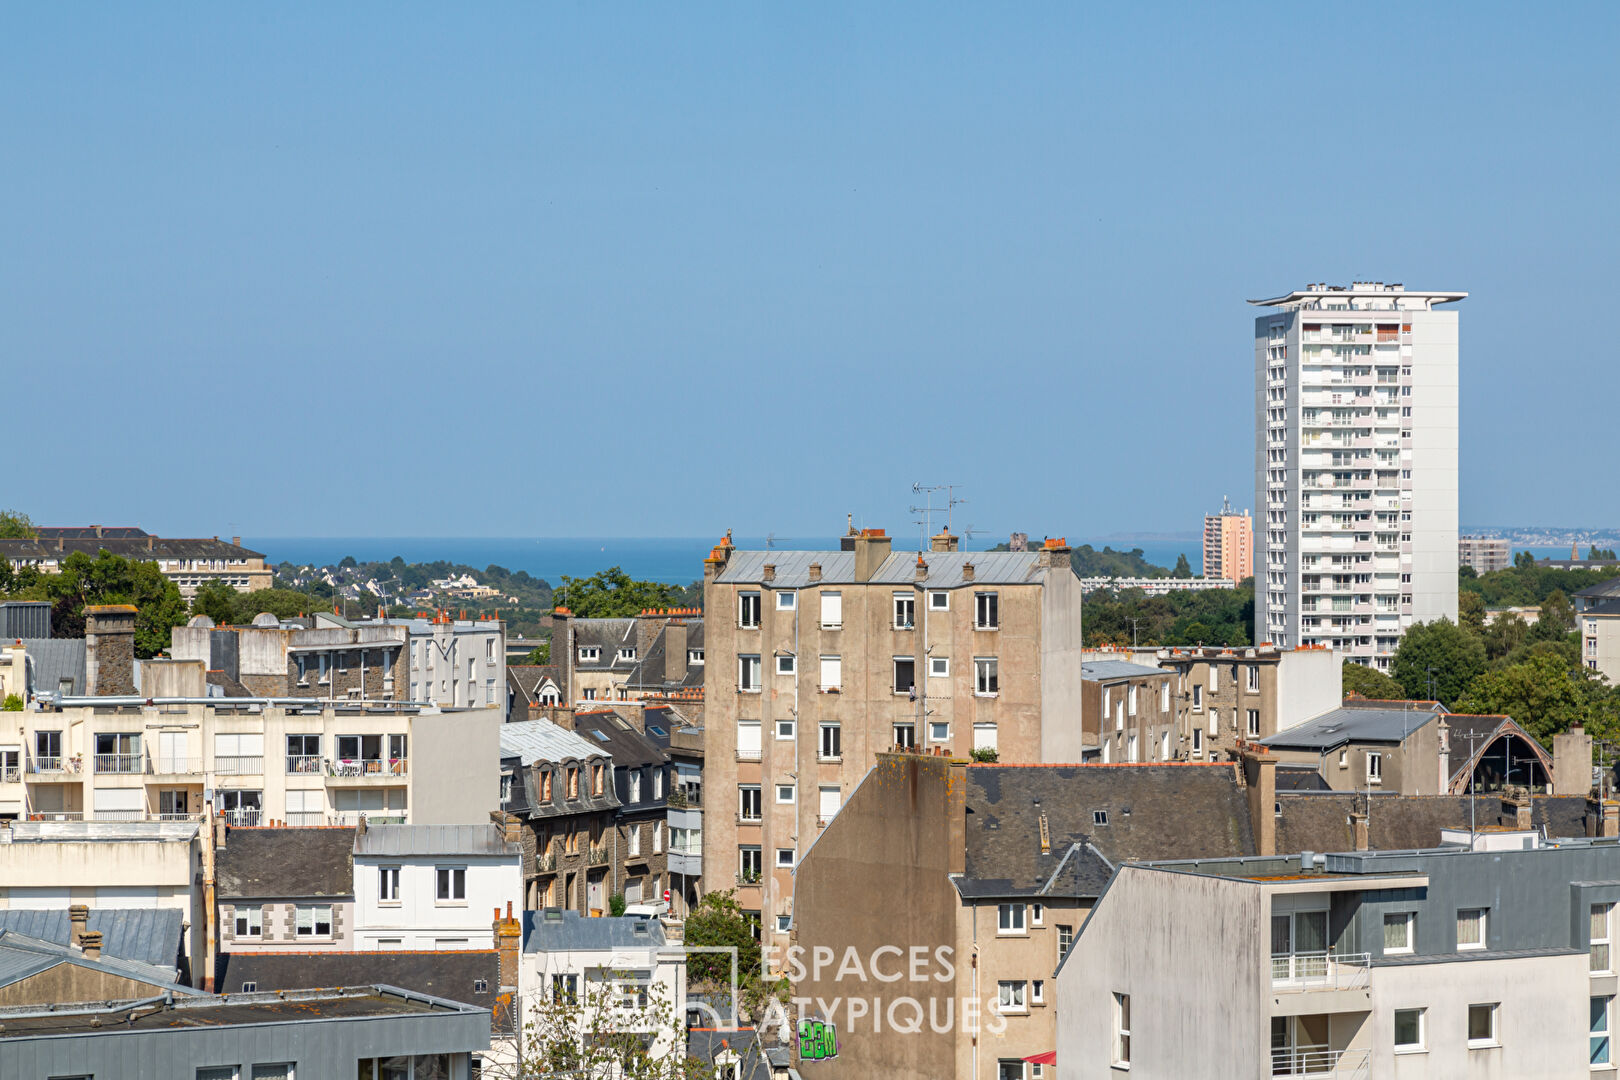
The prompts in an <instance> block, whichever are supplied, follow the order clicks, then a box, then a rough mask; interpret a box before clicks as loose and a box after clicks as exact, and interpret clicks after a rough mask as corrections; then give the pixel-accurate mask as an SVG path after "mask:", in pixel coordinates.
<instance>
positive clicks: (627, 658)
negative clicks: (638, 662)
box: [618, 647, 636, 664]
mask: <svg viewBox="0 0 1620 1080" xmlns="http://www.w3.org/2000/svg"><path fill="white" fill-rule="evenodd" d="M635 659H636V650H635V649H634V648H633V647H632V648H626V649H620V650H619V659H618V663H621V664H624V663H634V662H635Z"/></svg>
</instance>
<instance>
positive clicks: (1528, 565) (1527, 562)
mask: <svg viewBox="0 0 1620 1080" xmlns="http://www.w3.org/2000/svg"><path fill="white" fill-rule="evenodd" d="M1513 566H1514V568H1515V569H1519V570H1534V569H1535V568H1536V557H1535V556H1534V555H1532V554H1531V553H1530V552H1528V551H1521V552H1519V553H1518V554H1516V555H1514V556H1513Z"/></svg>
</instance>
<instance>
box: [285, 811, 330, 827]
mask: <svg viewBox="0 0 1620 1080" xmlns="http://www.w3.org/2000/svg"><path fill="white" fill-rule="evenodd" d="M287 824H288V825H306V826H307V825H325V824H326V815H325V814H323V813H321V812H320V811H319V810H314V811H309V810H303V811H299V812H297V813H289V814H288V815H287Z"/></svg>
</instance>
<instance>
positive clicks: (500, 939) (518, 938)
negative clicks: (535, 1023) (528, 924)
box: [494, 900, 523, 989]
mask: <svg viewBox="0 0 1620 1080" xmlns="http://www.w3.org/2000/svg"><path fill="white" fill-rule="evenodd" d="M494 929H495V948H496V950H497V951H498V952H499V953H500V958H501V959H500V965H501V988H502V989H505V988H507V987H516V986H517V984H518V956H519V954H520V953H521V952H522V951H523V920H522V919H520V918H515V917H514V916H513V915H512V901H510V900H508V901H507V902H506V917H505V918H502V917H501V909H500V908H496V909H495V926H494Z"/></svg>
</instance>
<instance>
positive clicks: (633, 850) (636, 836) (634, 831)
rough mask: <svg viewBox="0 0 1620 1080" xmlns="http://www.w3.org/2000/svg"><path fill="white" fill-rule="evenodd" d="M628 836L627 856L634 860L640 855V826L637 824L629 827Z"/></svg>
mask: <svg viewBox="0 0 1620 1080" xmlns="http://www.w3.org/2000/svg"><path fill="white" fill-rule="evenodd" d="M629 836H630V842H629V851H628V854H629V855H630V857H631V858H635V857H637V856H639V855H640V854H641V826H640V825H639V824H637V825H631V826H629Z"/></svg>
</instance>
